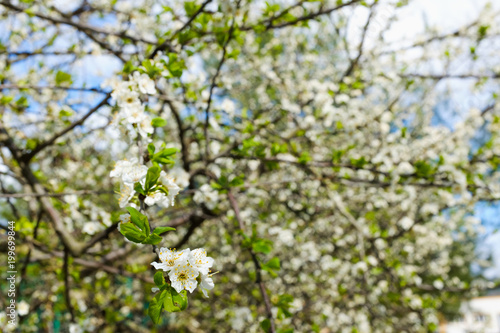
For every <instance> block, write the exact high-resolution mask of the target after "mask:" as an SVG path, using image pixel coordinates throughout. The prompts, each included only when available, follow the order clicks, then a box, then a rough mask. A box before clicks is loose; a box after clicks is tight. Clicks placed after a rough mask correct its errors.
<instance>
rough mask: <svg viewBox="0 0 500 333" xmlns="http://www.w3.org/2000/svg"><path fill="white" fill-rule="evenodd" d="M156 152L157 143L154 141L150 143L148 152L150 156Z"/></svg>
mask: <svg viewBox="0 0 500 333" xmlns="http://www.w3.org/2000/svg"><path fill="white" fill-rule="evenodd" d="M154 153H155V145H154V144H153V143H150V144H149V145H148V154H149V156H153V154H154Z"/></svg>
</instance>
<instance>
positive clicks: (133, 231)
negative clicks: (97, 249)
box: [120, 223, 146, 243]
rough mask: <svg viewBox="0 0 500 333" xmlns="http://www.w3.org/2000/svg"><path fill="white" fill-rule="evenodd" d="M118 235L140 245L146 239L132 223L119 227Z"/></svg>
mask: <svg viewBox="0 0 500 333" xmlns="http://www.w3.org/2000/svg"><path fill="white" fill-rule="evenodd" d="M120 233H121V234H122V235H123V236H125V237H126V238H127V239H128V240H129V241H132V242H134V243H142V241H144V240H145V239H146V235H144V234H143V233H142V231H141V230H139V229H137V227H136V226H135V225H133V224H132V223H124V224H122V225H121V226H120Z"/></svg>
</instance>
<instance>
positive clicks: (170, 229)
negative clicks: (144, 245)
mask: <svg viewBox="0 0 500 333" xmlns="http://www.w3.org/2000/svg"><path fill="white" fill-rule="evenodd" d="M174 230H175V228H172V227H157V228H155V230H153V234H157V235H161V234H163V233H164V232H167V231H174Z"/></svg>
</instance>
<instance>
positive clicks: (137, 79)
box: [104, 71, 156, 138]
mask: <svg viewBox="0 0 500 333" xmlns="http://www.w3.org/2000/svg"><path fill="white" fill-rule="evenodd" d="M104 85H109V86H111V88H113V92H112V94H111V97H113V99H114V100H115V101H116V104H117V105H118V106H119V107H120V112H119V113H118V114H117V117H116V122H117V123H118V124H119V123H122V124H124V125H130V127H132V128H133V129H135V131H136V132H138V133H139V134H140V135H141V136H142V137H144V138H145V137H147V136H148V134H152V133H153V130H154V129H153V126H152V125H151V120H152V119H151V117H150V116H149V115H148V114H147V113H146V112H145V105H144V104H143V103H142V102H141V99H140V95H141V94H143V95H154V94H156V88H155V83H154V81H153V80H152V79H151V78H150V77H149V76H148V75H147V74H141V73H139V72H137V71H135V72H133V74H132V75H130V78H129V80H128V81H119V80H116V79H115V80H110V81H107V82H106V83H105V84H104Z"/></svg>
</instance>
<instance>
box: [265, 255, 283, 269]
mask: <svg viewBox="0 0 500 333" xmlns="http://www.w3.org/2000/svg"><path fill="white" fill-rule="evenodd" d="M266 266H267V267H269V268H271V269H274V270H280V268H281V266H280V259H279V258H277V257H274V258H272V259H271V260H269V261H268V262H267V263H266Z"/></svg>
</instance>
